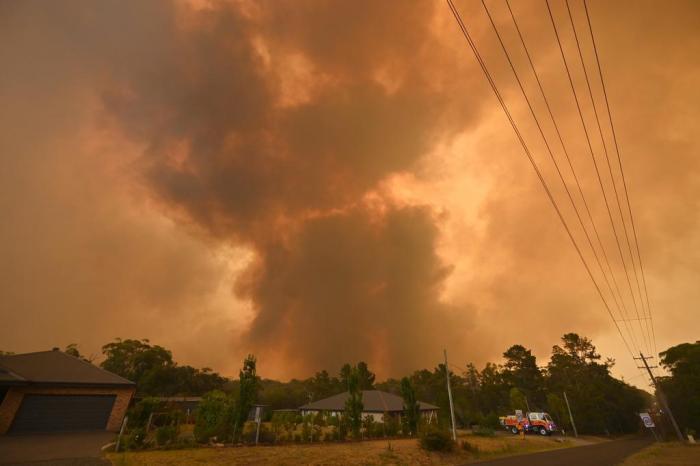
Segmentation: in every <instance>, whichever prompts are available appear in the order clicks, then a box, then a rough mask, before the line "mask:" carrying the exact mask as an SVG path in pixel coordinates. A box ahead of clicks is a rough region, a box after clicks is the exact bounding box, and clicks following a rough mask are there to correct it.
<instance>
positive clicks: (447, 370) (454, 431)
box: [444, 350, 457, 442]
mask: <svg viewBox="0 0 700 466" xmlns="http://www.w3.org/2000/svg"><path fill="white" fill-rule="evenodd" d="M444 351H445V377H447V396H448V397H449V398H450V417H451V418H452V440H454V441H455V442H456V441H457V428H456V427H455V407H454V405H453V404H452V388H451V387H450V367H449V366H448V365H447V350H444Z"/></svg>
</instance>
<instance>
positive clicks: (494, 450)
mask: <svg viewBox="0 0 700 466" xmlns="http://www.w3.org/2000/svg"><path fill="white" fill-rule="evenodd" d="M463 441H467V442H469V444H470V445H472V446H475V447H477V448H478V450H479V452H478V453H474V452H470V451H466V450H464V449H463V448H461V443H462V442H463ZM583 442H584V443H585V441H583ZM458 443H459V445H458V447H457V448H456V449H455V451H454V452H452V453H431V452H426V451H424V450H422V449H421V448H420V447H419V446H418V442H417V440H415V439H395V440H371V441H364V442H356V443H354V442H347V443H325V444H324V443H320V444H312V445H298V444H294V445H280V446H260V447H228V448H227V447H223V448H195V449H187V450H164V451H146V452H127V453H119V454H116V453H111V454H109V455H108V458H109V459H110V460H111V461H112V464H113V465H115V466H147V465H148V466H161V465H163V466H164V465H195V464H196V465H202V464H214V465H262V464H277V465H302V464H304V465H306V464H310V465H329V464H347V465H399V464H401V465H403V464H419V465H437V464H440V465H455V464H464V463H467V462H473V461H477V460H479V459H481V460H483V459H491V458H497V457H501V456H507V455H514V454H521V453H529V452H535V451H545V450H552V449H558V448H566V447H570V446H574V445H577V444H581V442H575V441H571V440H564V439H561V438H556V437H555V438H542V437H535V436H526V437H525V438H524V439H520V438H519V437H516V436H496V437H477V436H472V435H469V434H461V435H460V437H459V439H458Z"/></svg>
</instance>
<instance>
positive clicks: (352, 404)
mask: <svg viewBox="0 0 700 466" xmlns="http://www.w3.org/2000/svg"><path fill="white" fill-rule="evenodd" d="M348 393H349V396H348V399H347V400H346V401H345V416H346V417H347V422H348V425H349V427H350V431H351V432H352V436H353V438H355V439H359V438H360V428H361V427H362V410H363V409H364V405H363V403H362V390H361V389H360V377H359V371H358V370H357V367H352V368H350V372H349V373H348Z"/></svg>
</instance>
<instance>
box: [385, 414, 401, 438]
mask: <svg viewBox="0 0 700 466" xmlns="http://www.w3.org/2000/svg"><path fill="white" fill-rule="evenodd" d="M383 420H384V433H386V435H387V436H389V437H394V436H395V435H397V434H398V433H399V420H398V418H397V417H396V416H392V415H390V414H388V413H384V419H383Z"/></svg>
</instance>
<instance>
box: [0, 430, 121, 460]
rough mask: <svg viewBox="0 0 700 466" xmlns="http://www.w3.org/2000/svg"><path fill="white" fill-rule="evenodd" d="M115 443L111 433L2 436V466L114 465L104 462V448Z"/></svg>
mask: <svg viewBox="0 0 700 466" xmlns="http://www.w3.org/2000/svg"><path fill="white" fill-rule="evenodd" d="M113 440H114V434H113V433H111V432H81V433H62V434H32V435H3V436H0V464H1V465H3V466H5V465H8V464H13V465H14V464H18V465H19V464H21V465H23V466H28V465H37V466H39V465H42V466H44V465H46V466H48V465H52V466H53V465H56V466H59V465H60V466H64V465H65V466H68V465H76V466H77V465H80V466H93V465H95V466H97V465H100V466H102V465H108V464H110V463H109V462H108V461H106V460H105V459H103V458H101V456H102V451H101V447H102V446H103V445H105V444H107V443H109V442H111V441H113Z"/></svg>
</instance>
